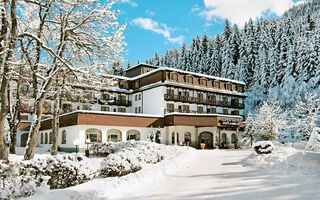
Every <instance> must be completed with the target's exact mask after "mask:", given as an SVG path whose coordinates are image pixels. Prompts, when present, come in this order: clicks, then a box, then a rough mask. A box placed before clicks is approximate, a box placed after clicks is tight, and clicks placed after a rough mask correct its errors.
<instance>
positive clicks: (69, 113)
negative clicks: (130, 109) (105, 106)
mask: <svg viewBox="0 0 320 200" xmlns="http://www.w3.org/2000/svg"><path fill="white" fill-rule="evenodd" d="M75 113H86V114H100V115H120V116H132V117H150V118H163V117H164V116H163V115H150V114H141V113H122V112H106V111H94V110H76V111H72V112H68V113H65V114H62V115H60V117H62V116H67V115H72V114H75ZM51 119H52V118H47V119H43V120H41V121H42V122H43V121H47V120H51Z"/></svg>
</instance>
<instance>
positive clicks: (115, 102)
mask: <svg viewBox="0 0 320 200" xmlns="http://www.w3.org/2000/svg"><path fill="white" fill-rule="evenodd" d="M99 104H104V105H116V106H126V107H129V106H131V101H128V100H122V99H108V100H99Z"/></svg>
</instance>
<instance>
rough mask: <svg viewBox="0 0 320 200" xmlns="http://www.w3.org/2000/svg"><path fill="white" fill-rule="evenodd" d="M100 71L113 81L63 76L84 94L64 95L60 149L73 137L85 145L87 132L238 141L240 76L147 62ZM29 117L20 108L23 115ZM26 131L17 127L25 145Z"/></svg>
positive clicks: (168, 140)
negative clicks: (87, 82) (116, 71)
mask: <svg viewBox="0 0 320 200" xmlns="http://www.w3.org/2000/svg"><path fill="white" fill-rule="evenodd" d="M101 77H102V78H101V79H102V80H103V79H104V78H105V79H110V78H113V79H114V80H115V82H116V84H114V85H113V86H112V87H110V86H105V84H103V82H101V81H100V83H99V84H98V85H97V84H92V85H91V86H88V87H85V88H84V87H83V86H81V84H77V83H76V82H75V80H74V79H68V84H70V85H74V87H73V88H74V89H75V90H79V94H81V95H84V96H86V97H87V98H86V100H81V99H78V100H74V99H73V100H71V99H68V98H66V99H65V100H64V102H63V112H64V114H63V115H61V116H60V128H59V144H58V145H59V150H61V151H74V149H75V146H74V141H76V140H77V141H78V142H79V145H80V148H82V149H84V148H86V143H85V141H86V139H87V138H90V141H91V143H99V142H103V143H104V142H110V141H112V142H118V141H125V140H131V139H135V140H147V139H151V140H153V141H156V142H159V143H163V144H168V145H190V146H193V147H196V148H200V144H205V148H208V149H211V148H216V147H220V148H223V147H225V146H226V144H228V145H230V146H235V145H237V144H238V137H239V132H241V131H243V128H244V125H243V114H244V113H243V110H244V99H245V97H246V96H245V94H244V86H245V85H244V83H243V82H240V81H236V80H230V79H225V78H219V77H214V76H208V75H203V74H198V73H193V72H187V71H182V70H178V69H174V68H167V67H156V66H151V65H147V64H138V65H136V66H134V67H132V68H129V69H127V70H126V71H125V76H101ZM48 105H49V106H48V109H47V110H48V111H49V110H50V108H49V107H50V103H48ZM45 107H46V106H45ZM48 111H47V113H48V116H50V112H48ZM29 118H30V115H28V114H27V112H25V113H24V114H23V119H25V120H28V119H29ZM51 123H52V122H51V119H50V118H48V119H44V120H43V121H42V123H41V129H40V133H39V138H38V145H39V146H45V145H50V143H51V137H50V135H51V133H50V131H51ZM27 137H28V129H27V128H26V129H24V130H21V131H20V132H19V134H18V145H19V146H24V145H25V144H26V139H27Z"/></svg>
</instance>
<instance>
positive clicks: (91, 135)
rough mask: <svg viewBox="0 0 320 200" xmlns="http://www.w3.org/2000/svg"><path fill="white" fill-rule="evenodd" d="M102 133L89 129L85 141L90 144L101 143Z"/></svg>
mask: <svg viewBox="0 0 320 200" xmlns="http://www.w3.org/2000/svg"><path fill="white" fill-rule="evenodd" d="M101 138H102V132H101V131H100V130H99V129H95V128H89V129H87V130H86V139H90V141H91V142H92V143H101V141H102V140H101Z"/></svg>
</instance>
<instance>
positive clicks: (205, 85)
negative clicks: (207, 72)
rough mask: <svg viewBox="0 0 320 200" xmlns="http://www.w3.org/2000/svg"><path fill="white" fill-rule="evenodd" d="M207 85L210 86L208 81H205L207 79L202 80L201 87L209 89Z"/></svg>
mask: <svg viewBox="0 0 320 200" xmlns="http://www.w3.org/2000/svg"><path fill="white" fill-rule="evenodd" d="M207 84H208V80H207V79H205V78H201V79H200V85H201V86H203V87H207Z"/></svg>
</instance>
